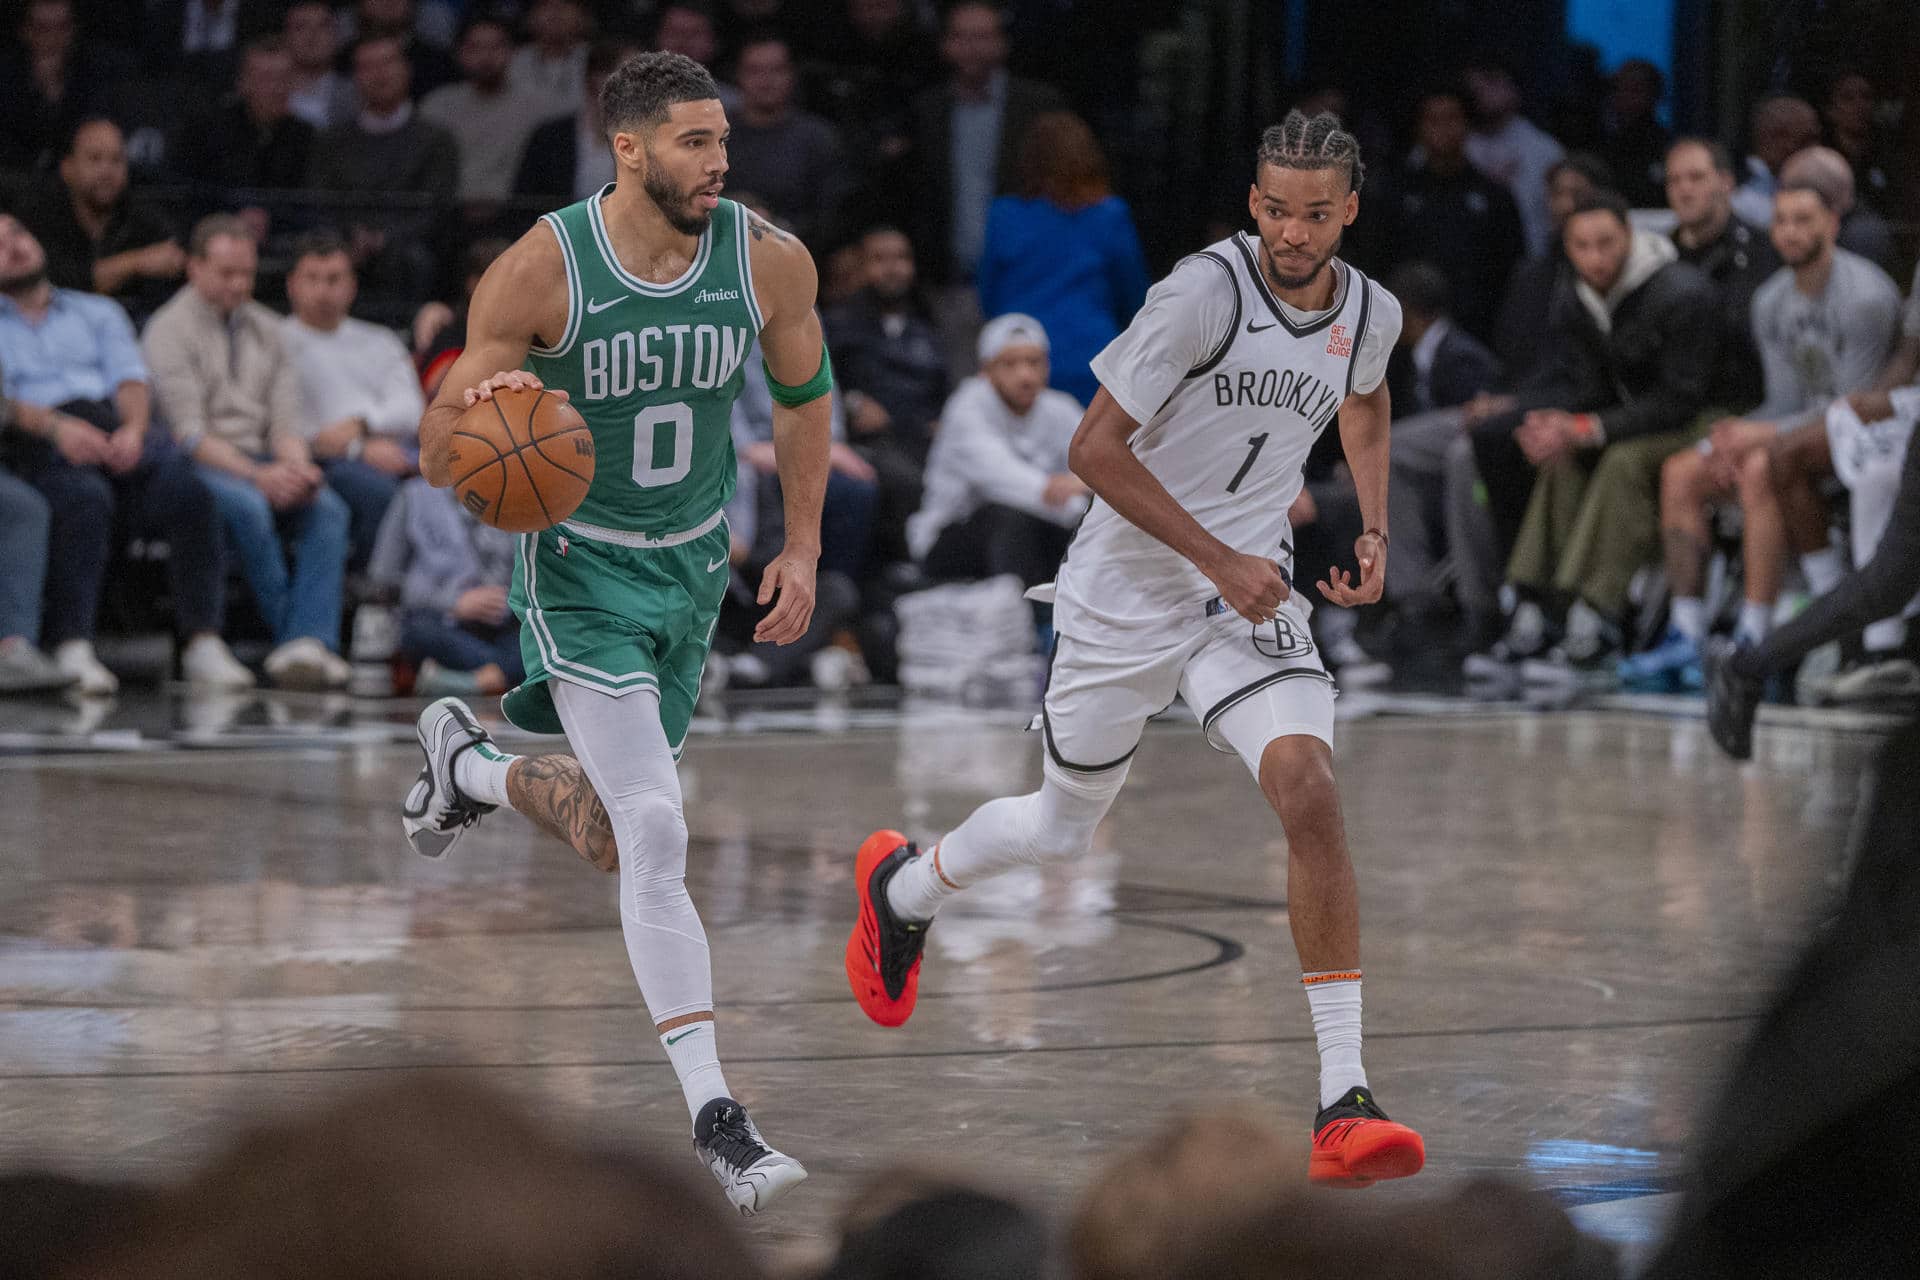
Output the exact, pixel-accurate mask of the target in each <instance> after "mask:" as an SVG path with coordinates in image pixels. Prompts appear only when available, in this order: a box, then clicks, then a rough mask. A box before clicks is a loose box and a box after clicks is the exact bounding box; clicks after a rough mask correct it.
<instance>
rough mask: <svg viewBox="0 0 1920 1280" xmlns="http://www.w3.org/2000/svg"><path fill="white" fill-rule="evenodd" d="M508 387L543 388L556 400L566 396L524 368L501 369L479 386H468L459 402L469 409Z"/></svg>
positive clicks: (521, 389) (538, 389)
mask: <svg viewBox="0 0 1920 1280" xmlns="http://www.w3.org/2000/svg"><path fill="white" fill-rule="evenodd" d="M508 389H512V390H515V391H541V390H545V391H546V392H547V394H548V395H550V396H553V397H554V398H555V399H557V400H565V399H566V398H567V393H566V392H565V391H563V390H561V389H560V388H558V387H548V386H547V384H546V383H544V382H542V381H540V379H539V378H537V377H535V376H534V375H533V374H531V373H528V372H527V371H526V370H525V369H502V370H501V371H500V372H499V373H496V374H494V375H493V376H492V377H491V378H488V379H486V380H485V381H484V382H482V383H481V384H480V385H479V386H477V387H468V388H467V389H466V390H465V391H463V392H461V393H460V403H461V404H463V405H465V406H466V407H467V408H469V409H471V408H473V406H475V405H476V404H479V403H480V402H481V401H482V400H491V399H493V393H494V392H496V391H505V390H508Z"/></svg>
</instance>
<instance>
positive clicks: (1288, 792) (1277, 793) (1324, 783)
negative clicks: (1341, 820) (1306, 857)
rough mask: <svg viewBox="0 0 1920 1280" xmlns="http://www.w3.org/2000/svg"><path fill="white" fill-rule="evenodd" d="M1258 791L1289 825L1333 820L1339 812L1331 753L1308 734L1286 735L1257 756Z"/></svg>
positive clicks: (1337, 784) (1271, 743) (1336, 782)
mask: <svg viewBox="0 0 1920 1280" xmlns="http://www.w3.org/2000/svg"><path fill="white" fill-rule="evenodd" d="M1260 789H1261V790H1262V791H1264V792H1266V794H1267V799H1268V800H1269V801H1270V802H1271V803H1272V804H1273V807H1274V810H1275V812H1277V813H1278V814H1279V815H1280V820H1281V821H1282V822H1283V823H1287V824H1289V825H1291V824H1293V823H1296V822H1302V821H1304V822H1315V821H1319V820H1323V819H1325V818H1327V817H1329V816H1332V817H1336V818H1337V817H1338V815H1339V812H1340V787H1339V783H1338V781H1337V780H1336V779H1335V778H1334V776H1333V753H1332V752H1331V751H1330V750H1328V748H1327V744H1326V743H1324V742H1322V741H1320V739H1318V738H1316V737H1313V736H1312V735H1310V734H1304V733H1295V734H1288V735H1286V736H1285V737H1280V738H1275V739H1274V740H1273V741H1272V742H1269V743H1268V744H1267V745H1266V749H1265V750H1264V751H1262V752H1261V753H1260Z"/></svg>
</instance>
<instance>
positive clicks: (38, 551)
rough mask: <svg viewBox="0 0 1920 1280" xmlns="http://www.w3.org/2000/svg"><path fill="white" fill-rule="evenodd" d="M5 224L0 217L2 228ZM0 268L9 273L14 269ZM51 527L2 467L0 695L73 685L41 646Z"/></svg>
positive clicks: (3, 405) (3, 413)
mask: <svg viewBox="0 0 1920 1280" xmlns="http://www.w3.org/2000/svg"><path fill="white" fill-rule="evenodd" d="M9 221H10V220H9V219H6V218H4V217H0V228H5V227H6V226H7V224H8V222H9ZM0 234H4V231H0ZM0 270H4V271H6V272H8V273H9V274H11V272H12V271H13V268H11V267H6V268H0ZM5 372H6V370H5V368H4V366H0V433H4V432H5V431H6V430H7V429H8V427H9V425H10V424H11V422H12V414H11V411H10V407H9V405H8V403H7V398H6V393H5V385H6V384H5V379H4V374H5ZM0 438H4V437H0ZM50 525H51V519H50V516H49V514H48V511H47V500H46V499H45V498H43V497H41V496H40V494H39V492H38V491H37V490H35V489H34V487H33V486H32V485H30V484H28V483H27V482H26V481H24V480H22V479H20V478H19V477H18V476H16V475H14V474H13V473H12V472H11V471H8V470H7V469H6V468H4V467H0V696H4V695H7V694H19V693H45V692H48V691H51V690H54V689H64V688H66V687H67V686H68V685H70V684H72V683H73V677H72V676H70V675H68V674H67V673H66V672H64V671H62V670H61V669H60V668H59V667H58V666H57V665H55V663H54V661H53V659H52V658H50V657H48V656H47V655H46V653H45V652H44V651H42V650H41V648H40V610H41V595H42V593H43V592H44V590H45V588H46V582H47V532H48V529H49V526H50Z"/></svg>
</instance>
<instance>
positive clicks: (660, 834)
mask: <svg viewBox="0 0 1920 1280" xmlns="http://www.w3.org/2000/svg"><path fill="white" fill-rule="evenodd" d="M551 687H552V689H553V702H554V706H555V708H556V709H557V710H558V711H559V713H560V723H561V724H562V725H563V726H565V728H566V731H567V741H568V742H569V743H570V744H571V745H572V747H573V752H574V754H575V755H576V756H578V757H579V759H580V766H581V768H583V769H584V770H586V774H587V779H588V781H590V782H592V783H593V789H594V790H595V791H597V792H599V793H600V801H601V803H602V804H604V805H606V808H607V817H608V819H609V820H610V821H611V823H612V825H613V835H614V842H615V844H616V845H617V846H618V848H619V850H620V929H621V932H622V933H623V934H625V936H626V941H627V959H628V961H629V962H630V963H631V964H632V965H633V976H634V977H635V978H637V979H638V980H639V982H640V994H641V996H642V998H644V999H645V1000H646V1002H647V1012H648V1013H649V1014H651V1015H652V1016H653V1020H654V1022H655V1023H660V1022H664V1021H666V1020H667V1019H669V1018H677V1017H679V1016H681V1015H682V1014H687V1013H701V1012H706V1011H708V1010H711V1009H712V1008H713V969H712V962H711V959H710V957H709V955H708V951H707V932H706V930H705V929H704V928H702V927H701V924H700V917H699V915H698V914H697V913H696V912H695V911H694V909H693V899H692V898H691V897H689V896H687V823H686V818H685V816H684V815H683V814H682V812H681V808H680V775H679V774H678V772H676V770H675V768H674V763H673V751H672V749H671V748H670V747H669V746H668V745H667V734H666V730H665V729H663V728H662V727H661V725H660V700H659V695H658V694H656V693H653V692H651V691H636V692H633V693H630V694H628V695H626V696H625V697H623V698H615V697H613V696H612V695H610V694H605V693H600V692H598V691H597V690H593V689H587V688H582V687H581V686H579V685H576V684H572V683H570V682H568V681H565V680H555V681H553V682H552V685H551Z"/></svg>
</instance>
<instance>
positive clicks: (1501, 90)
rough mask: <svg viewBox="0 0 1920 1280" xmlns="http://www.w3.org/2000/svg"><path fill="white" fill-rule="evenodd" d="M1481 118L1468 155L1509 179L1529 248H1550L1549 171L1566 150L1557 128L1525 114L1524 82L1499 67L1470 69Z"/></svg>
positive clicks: (1470, 85)
mask: <svg viewBox="0 0 1920 1280" xmlns="http://www.w3.org/2000/svg"><path fill="white" fill-rule="evenodd" d="M1467 89H1468V91H1469V92H1470V93H1472V95H1473V105H1474V112H1475V116H1476V119H1475V121H1474V127H1473V132H1472V133H1471V134H1470V135H1468V137H1467V159H1468V160H1470V161H1472V163H1473V167H1474V168H1476V169H1478V170H1479V171H1480V172H1481V173H1484V174H1486V175H1487V176H1488V177H1489V178H1492V179H1493V180H1494V181H1495V182H1500V183H1505V184H1506V188H1507V190H1508V191H1511V192H1512V193H1513V202H1514V204H1516V205H1518V206H1519V208H1520V224H1521V226H1522V227H1523V228H1525V230H1526V234H1527V253H1528V254H1529V255H1531V256H1538V255H1539V254H1542V253H1544V252H1546V249H1547V245H1548V244H1549V243H1550V242H1551V241H1552V239H1553V217H1552V215H1551V214H1550V213H1549V212H1548V210H1547V171H1548V170H1549V169H1551V168H1553V166H1554V165H1555V164H1557V163H1559V161H1560V158H1561V157H1562V156H1564V155H1566V148H1565V147H1562V146H1561V145H1560V144H1559V142H1557V141H1555V139H1554V137H1553V135H1552V134H1550V133H1548V132H1547V131H1546V130H1544V129H1542V128H1540V126H1538V125H1536V124H1534V123H1533V121H1531V120H1529V119H1527V118H1526V117H1525V116H1523V115H1521V114H1520V88H1519V86H1518V85H1516V84H1514V82H1513V77H1512V76H1511V75H1509V74H1508V73H1507V72H1506V71H1504V70H1502V69H1500V68H1498V67H1478V68H1475V69H1474V70H1471V71H1469V72H1467Z"/></svg>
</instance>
